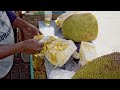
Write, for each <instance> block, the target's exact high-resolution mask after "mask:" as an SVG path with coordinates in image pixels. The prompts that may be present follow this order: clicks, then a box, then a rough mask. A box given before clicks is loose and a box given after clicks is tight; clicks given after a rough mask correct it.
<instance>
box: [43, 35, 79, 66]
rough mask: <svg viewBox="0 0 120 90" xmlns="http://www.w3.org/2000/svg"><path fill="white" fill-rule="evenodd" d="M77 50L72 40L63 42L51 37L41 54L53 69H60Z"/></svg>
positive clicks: (63, 40)
mask: <svg viewBox="0 0 120 90" xmlns="http://www.w3.org/2000/svg"><path fill="white" fill-rule="evenodd" d="M76 50H77V47H76V45H75V44H74V42H73V41H72V40H65V39H60V38H55V37H53V36H51V37H50V38H49V39H48V40H47V41H46V42H45V43H44V47H43V50H42V51H41V53H43V54H44V56H45V57H46V59H47V60H48V61H49V62H50V63H51V64H52V65H55V67H57V66H58V67H62V66H63V65H64V64H65V63H66V62H67V61H68V60H69V58H70V57H71V56H72V54H73V53H74V52H75V51H76Z"/></svg>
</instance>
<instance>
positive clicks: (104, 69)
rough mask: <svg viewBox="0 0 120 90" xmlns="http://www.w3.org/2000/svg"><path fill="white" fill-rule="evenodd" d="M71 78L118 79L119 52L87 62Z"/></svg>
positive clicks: (119, 67) (119, 69) (119, 71)
mask: <svg viewBox="0 0 120 90" xmlns="http://www.w3.org/2000/svg"><path fill="white" fill-rule="evenodd" d="M72 79H120V52H114V53H111V54H108V55H104V56H101V57H99V58H97V59H94V60H92V61H91V62H88V63H87V64H85V65H84V66H83V67H82V68H80V69H79V70H78V71H77V72H76V73H75V74H74V76H73V77H72Z"/></svg>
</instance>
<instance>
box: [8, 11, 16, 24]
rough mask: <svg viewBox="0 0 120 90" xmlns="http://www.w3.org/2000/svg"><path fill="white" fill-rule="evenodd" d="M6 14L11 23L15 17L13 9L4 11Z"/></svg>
mask: <svg viewBox="0 0 120 90" xmlns="http://www.w3.org/2000/svg"><path fill="white" fill-rule="evenodd" d="M6 14H7V16H8V18H9V19H10V22H11V23H13V21H14V20H15V19H16V18H17V16H16V14H15V13H14V12H13V11H6Z"/></svg>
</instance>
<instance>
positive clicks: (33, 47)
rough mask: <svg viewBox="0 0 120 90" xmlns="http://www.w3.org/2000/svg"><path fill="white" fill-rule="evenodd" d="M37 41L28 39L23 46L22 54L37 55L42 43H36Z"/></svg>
mask: <svg viewBox="0 0 120 90" xmlns="http://www.w3.org/2000/svg"><path fill="white" fill-rule="evenodd" d="M38 41H39V40H35V39H29V40H25V41H24V43H23V45H24V49H23V52H24V53H27V54H35V53H39V52H40V51H41V50H42V48H43V43H40V42H38Z"/></svg>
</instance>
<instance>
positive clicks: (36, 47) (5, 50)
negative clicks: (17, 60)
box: [0, 39, 43, 59]
mask: <svg viewBox="0 0 120 90" xmlns="http://www.w3.org/2000/svg"><path fill="white" fill-rule="evenodd" d="M38 41H39V40H35V39H29V40H25V41H22V42H19V43H16V44H12V45H0V59H2V58H5V57H7V56H9V55H13V54H15V53H21V52H24V53H27V54H34V53H36V52H39V51H40V50H41V49H42V47H43V43H39V42H38Z"/></svg>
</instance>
